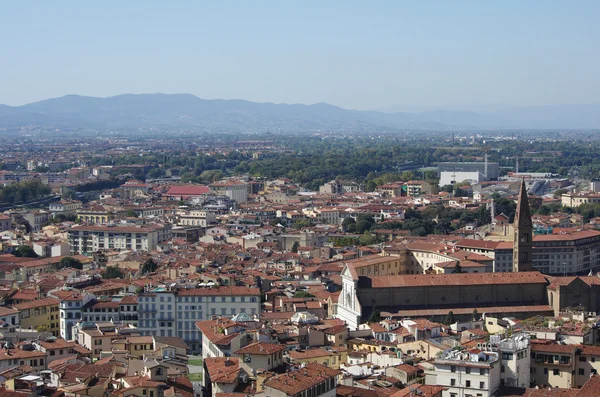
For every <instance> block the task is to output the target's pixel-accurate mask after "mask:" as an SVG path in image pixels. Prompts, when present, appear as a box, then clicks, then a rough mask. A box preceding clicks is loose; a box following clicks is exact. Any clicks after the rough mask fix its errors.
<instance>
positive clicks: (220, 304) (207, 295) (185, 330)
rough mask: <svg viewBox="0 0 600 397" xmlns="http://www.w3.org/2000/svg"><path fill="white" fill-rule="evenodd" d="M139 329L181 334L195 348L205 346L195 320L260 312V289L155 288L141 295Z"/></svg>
mask: <svg viewBox="0 0 600 397" xmlns="http://www.w3.org/2000/svg"><path fill="white" fill-rule="evenodd" d="M137 309H138V329H139V330H140V332H141V333H142V334H143V335H155V336H176V337H179V338H182V339H183V340H184V341H185V342H186V343H187V344H188V346H189V347H190V349H191V350H192V351H194V352H199V351H200V350H201V348H202V335H201V333H200V331H199V330H198V328H197V327H196V322H198V321H202V320H207V319H210V318H211V317H212V316H222V317H233V316H234V315H236V314H238V313H247V314H249V315H259V314H260V289H258V288H249V287H224V286H221V287H213V288H211V287H205V288H193V289H179V290H177V289H168V288H156V289H154V290H151V291H146V292H144V293H141V294H139V295H138V307H137Z"/></svg>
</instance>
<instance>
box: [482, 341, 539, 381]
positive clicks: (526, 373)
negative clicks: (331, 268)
mask: <svg viewBox="0 0 600 397" xmlns="http://www.w3.org/2000/svg"><path fill="white" fill-rule="evenodd" d="M492 338H493V337H492ZM497 348H498V350H499V353H500V385H501V386H512V387H524V388H527V387H530V381H531V375H530V363H531V344H530V337H529V335H528V334H518V335H513V336H512V337H510V338H507V339H504V340H502V341H500V342H498V344H497Z"/></svg>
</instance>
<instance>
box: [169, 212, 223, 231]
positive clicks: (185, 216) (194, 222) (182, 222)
mask: <svg viewBox="0 0 600 397" xmlns="http://www.w3.org/2000/svg"><path fill="white" fill-rule="evenodd" d="M177 218H178V219H177V224H178V225H179V226H199V227H207V226H208V225H211V224H213V223H215V222H216V220H217V218H216V216H215V214H214V213H213V212H209V211H204V210H192V211H187V212H181V213H179V214H177Z"/></svg>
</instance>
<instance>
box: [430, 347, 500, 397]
mask: <svg viewBox="0 0 600 397" xmlns="http://www.w3.org/2000/svg"><path fill="white" fill-rule="evenodd" d="M425 384H427V385H437V386H443V387H445V388H447V389H446V390H444V391H443V392H442V397H491V396H493V395H495V393H496V391H497V390H498V388H499V387H500V358H499V356H498V353H495V352H488V351H481V350H479V349H474V350H471V351H455V350H449V351H446V352H444V353H443V354H442V356H441V357H439V358H436V359H435V360H434V362H433V368H432V369H431V370H428V371H426V372H425Z"/></svg>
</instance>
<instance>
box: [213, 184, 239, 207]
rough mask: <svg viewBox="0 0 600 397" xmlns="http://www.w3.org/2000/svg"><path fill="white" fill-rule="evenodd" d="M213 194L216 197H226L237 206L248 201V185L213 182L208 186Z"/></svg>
mask: <svg viewBox="0 0 600 397" xmlns="http://www.w3.org/2000/svg"><path fill="white" fill-rule="evenodd" d="M210 188H211V190H212V191H213V192H215V193H216V194H218V195H222V196H227V197H229V198H230V199H231V200H233V201H235V202H236V203H238V204H242V203H245V202H246V201H248V184H247V183H245V182H240V181H234V180H229V181H223V182H215V183H213V184H211V185H210Z"/></svg>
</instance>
